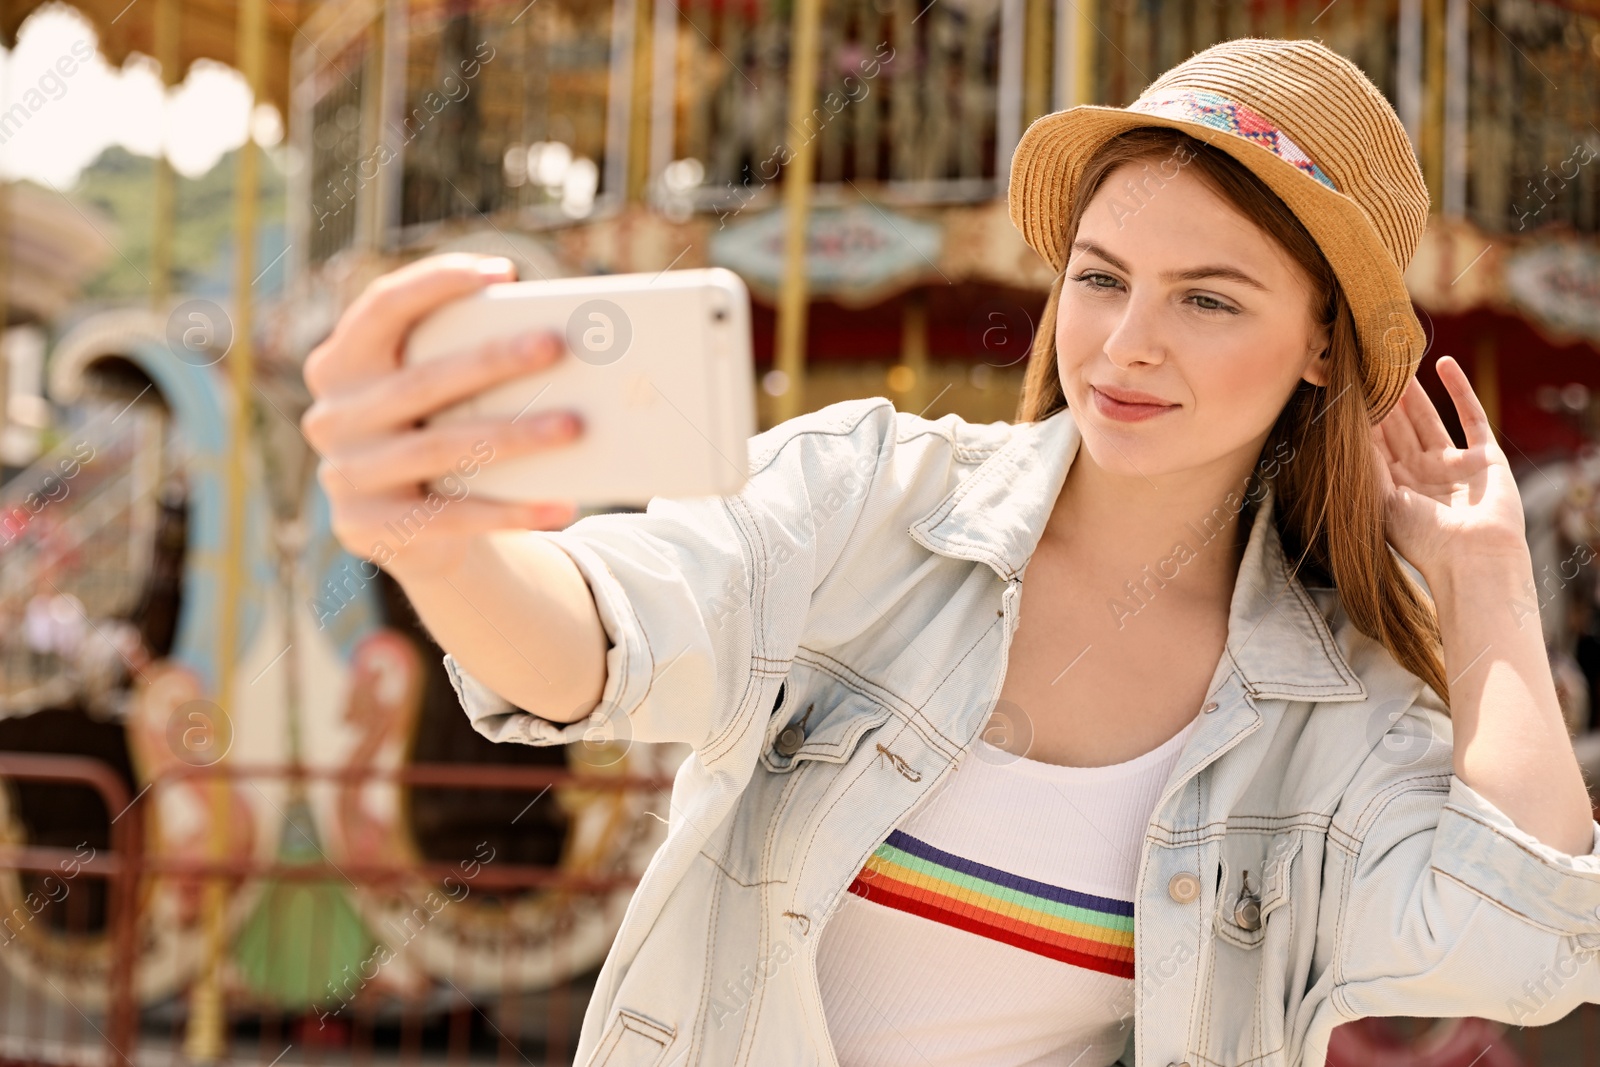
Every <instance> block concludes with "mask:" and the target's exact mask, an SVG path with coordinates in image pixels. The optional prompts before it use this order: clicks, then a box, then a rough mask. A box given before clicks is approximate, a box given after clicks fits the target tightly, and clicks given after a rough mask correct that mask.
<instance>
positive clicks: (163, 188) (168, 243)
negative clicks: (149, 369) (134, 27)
mask: <svg viewBox="0 0 1600 1067" xmlns="http://www.w3.org/2000/svg"><path fill="white" fill-rule="evenodd" d="M151 17H152V18H153V20H154V22H155V33H154V37H155V48H156V63H157V64H158V65H159V66H160V67H161V86H162V90H163V93H162V101H161V103H162V122H161V148H160V150H159V151H157V153H156V170H155V188H154V190H153V195H152V196H151V198H150V200H151V203H150V221H151V233H150V270H151V279H150V281H151V285H150V305H151V307H153V308H154V309H155V310H156V311H157V312H160V311H163V310H165V308H166V303H167V299H168V297H170V296H171V295H172V242H173V230H174V228H175V225H176V219H175V214H174V204H175V203H176V200H177V196H176V185H177V178H176V176H175V175H174V174H173V170H172V159H171V158H170V157H169V156H168V155H167V123H166V118H167V115H166V93H165V90H167V89H171V88H172V87H173V86H175V85H177V84H178V74H179V71H178V65H179V63H181V62H182V60H180V59H179V56H178V0H156V4H155V7H154V8H153V9H152V15H151Z"/></svg>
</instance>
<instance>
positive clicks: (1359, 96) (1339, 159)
mask: <svg viewBox="0 0 1600 1067" xmlns="http://www.w3.org/2000/svg"><path fill="white" fill-rule="evenodd" d="M1137 126H1170V127H1172V128H1174V129H1179V130H1182V131H1184V132H1185V133H1188V134H1190V135H1192V136H1194V137H1196V138H1198V139H1200V140H1203V141H1205V142H1207V143H1209V144H1211V145H1213V146H1215V147H1216V148H1220V149H1221V150H1222V151H1224V152H1226V153H1228V154H1229V155H1230V156H1233V157H1234V158H1235V159H1237V160H1238V161H1239V162H1241V163H1243V164H1244V165H1245V166H1247V167H1249V168H1250V170H1251V171H1252V172H1253V173H1255V175H1256V176H1257V177H1259V178H1260V179H1261V180H1262V181H1264V182H1265V183H1266V184H1267V185H1268V186H1269V187H1270V188H1271V189H1272V190H1273V191H1274V192H1275V193H1277V194H1278V196H1279V197H1281V198H1282V199H1283V202H1284V203H1285V204H1287V205H1288V207H1289V209H1290V210H1291V211H1293V212H1294V213H1295V215H1296V216H1297V217H1298V218H1299V219H1300V221H1301V223H1303V224H1304V225H1305V227H1306V229H1307V230H1309V231H1310V233H1311V236H1312V237H1314V238H1315V239H1316V241H1317V244H1318V245H1319V246H1321V248H1322V252H1323V254H1324V255H1325V256H1327V257H1328V262H1329V263H1330V264H1331V265H1332V267H1333V270H1334V273H1335V274H1336V275H1337V276H1338V278H1339V284H1340V286H1341V287H1342V288H1343V289H1344V293H1345V297H1346V298H1347V299H1348V300H1349V302H1350V307H1351V310H1352V312H1353V313H1354V316H1355V323H1356V332H1357V335H1358V337H1359V339H1360V342H1361V353H1362V384H1363V387H1364V389H1365V391H1366V398H1367V404H1368V406H1369V408H1370V411H1371V418H1372V421H1373V422H1378V421H1380V420H1381V419H1382V418H1383V417H1384V416H1385V415H1387V414H1388V413H1389V411H1390V409H1391V408H1393V407H1394V405H1395V404H1396V403H1398V402H1399V399H1400V394H1401V392H1402V391H1403V390H1404V389H1405V385H1406V382H1407V380H1408V379H1410V377H1411V376H1412V375H1413V374H1415V373H1416V369H1417V364H1418V362H1419V361H1420V360H1421V359H1422V354H1423V351H1424V349H1425V347H1426V337H1425V335H1424V334H1423V331H1422V324H1421V323H1420V322H1418V321H1417V316H1416V312H1415V311H1414V310H1413V309H1412V306H1411V297H1410V295H1409V294H1408V293H1407V291H1406V286H1405V282H1404V280H1403V279H1402V277H1401V275H1402V273H1403V272H1404V270H1405V267H1406V264H1407V263H1409V262H1410V261H1411V256H1412V253H1414V252H1415V251H1416V248H1417V242H1419V241H1420V240H1421V239H1422V231H1423V228H1424V227H1425V226H1426V225H1427V221H1428V190H1427V187H1426V185H1425V184H1424V182H1423V178H1422V172H1421V170H1420V169H1419V168H1418V167H1417V161H1416V156H1415V155H1414V153H1413V152H1412V149H1411V142H1410V140H1409V139H1408V138H1407V137H1406V131H1405V128H1404V127H1403V126H1401V124H1400V119H1399V117H1398V116H1396V115H1395V112H1394V108H1392V107H1391V106H1390V105H1389V102H1388V100H1386V99H1384V96H1383V93H1382V92H1380V91H1379V90H1378V87H1377V86H1376V85H1373V84H1372V82H1371V81H1370V80H1368V78H1367V76H1366V75H1365V74H1363V73H1362V72H1361V69H1360V68H1359V67H1357V66H1356V65H1355V64H1354V63H1352V62H1350V60H1348V59H1345V58H1344V57H1343V56H1341V55H1339V54H1338V53H1336V52H1334V51H1332V50H1331V49H1329V48H1327V47H1325V46H1323V45H1322V44H1320V43H1318V42H1316V41H1308V40H1295V41H1280V40H1264V39H1259V38H1241V39H1238V40H1233V41H1224V42H1223V43H1221V44H1218V45H1213V46H1212V47H1210V48H1207V49H1206V50H1205V51H1203V52H1197V53H1196V54H1195V55H1193V56H1191V57H1189V59H1187V60H1185V61H1184V62H1182V63H1180V64H1178V65H1177V66H1176V67H1173V68H1172V69H1171V70H1169V71H1167V72H1166V73H1165V74H1163V75H1161V77H1159V78H1157V79H1156V80H1155V81H1154V82H1152V83H1151V84H1150V86H1149V88H1147V89H1145V91H1144V92H1143V93H1142V94H1140V96H1139V99H1137V100H1135V101H1134V102H1133V103H1132V104H1130V105H1128V106H1127V107H1126V108H1116V107H1102V106H1098V105H1093V104H1085V105H1082V106H1080V107H1073V108H1068V109H1067V110H1065V111H1057V112H1055V113H1053V114H1050V115H1044V116H1042V117H1040V118H1039V119H1037V120H1036V121H1035V122H1034V123H1033V124H1032V125H1031V126H1029V127H1028V129H1027V132H1026V133H1024V134H1023V135H1022V139H1021V140H1020V141H1019V142H1018V144H1017V151H1016V155H1015V157H1014V158H1013V161H1012V164H1011V187H1010V212H1011V221H1012V222H1013V223H1014V224H1015V225H1016V227H1017V229H1019V230H1021V231H1022V237H1023V239H1024V240H1025V241H1027V242H1028V245H1029V246H1030V247H1032V248H1033V250H1034V251H1036V252H1038V253H1039V254H1040V255H1041V256H1043V257H1044V259H1045V260H1046V262H1048V263H1049V264H1050V265H1051V266H1052V267H1054V268H1055V269H1056V270H1057V271H1060V270H1062V269H1063V268H1065V266H1066V251H1065V249H1064V248H1063V247H1062V245H1063V244H1064V243H1065V240H1066V234H1065V232H1064V230H1065V228H1066V222H1067V215H1068V211H1069V209H1070V207H1071V205H1072V197H1073V195H1074V193H1075V191H1076V189H1077V185H1078V179H1079V177H1080V176H1081V175H1082V173H1083V167H1084V164H1085V163H1087V162H1088V160H1089V157H1090V156H1092V155H1093V154H1094V152H1095V150H1096V149H1097V148H1099V147H1100V146H1101V145H1102V144H1104V143H1105V142H1106V141H1107V140H1108V139H1110V138H1111V137H1113V136H1114V135H1116V134H1118V133H1121V132H1123V131H1124V130H1129V129H1132V128H1134V127H1137Z"/></svg>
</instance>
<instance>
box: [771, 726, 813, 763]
mask: <svg viewBox="0 0 1600 1067" xmlns="http://www.w3.org/2000/svg"><path fill="white" fill-rule="evenodd" d="M805 739H806V735H805V732H804V731H802V730H801V729H800V727H798V726H785V727H784V728H783V733H781V734H779V735H778V743H777V744H776V745H774V746H773V747H774V748H776V749H777V750H778V755H780V756H792V755H794V754H795V753H796V752H799V751H800V746H801V745H802V744H803V743H804V742H805Z"/></svg>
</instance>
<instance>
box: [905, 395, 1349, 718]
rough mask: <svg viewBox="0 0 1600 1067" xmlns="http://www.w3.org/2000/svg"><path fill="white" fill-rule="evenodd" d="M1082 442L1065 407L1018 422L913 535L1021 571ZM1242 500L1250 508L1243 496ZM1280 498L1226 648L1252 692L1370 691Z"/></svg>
mask: <svg viewBox="0 0 1600 1067" xmlns="http://www.w3.org/2000/svg"><path fill="white" fill-rule="evenodd" d="M1081 441H1082V435H1081V434H1080V433H1079V431H1078V427H1077V423H1076V422H1075V421H1074V420H1073V418H1072V415H1071V413H1070V412H1069V411H1068V410H1067V409H1065V408H1063V409H1061V410H1060V411H1058V412H1056V413H1055V414H1053V415H1051V416H1050V417H1048V418H1045V419H1041V420H1038V421H1036V422H1029V423H1019V424H1017V425H1016V426H1015V427H1014V429H1013V432H1012V434H1011V436H1010V438H1009V439H1008V440H1007V441H1006V443H1005V444H1004V445H1002V446H1001V447H1000V448H999V449H998V450H996V451H995V452H994V453H993V454H992V455H991V456H990V457H989V458H988V459H987V460H985V461H984V462H983V463H982V464H980V465H979V467H978V469H977V470H975V471H973V472H972V474H971V475H969V476H968V477H967V479H966V480H965V481H963V482H962V483H961V484H960V485H958V486H957V487H956V488H955V489H953V490H952V491H951V492H950V493H949V494H948V495H946V496H945V498H944V499H943V500H941V501H940V502H939V503H938V504H937V505H936V506H935V507H934V508H933V509H932V510H931V511H929V512H928V513H927V514H926V515H924V516H923V517H922V518H920V519H918V520H917V521H916V522H913V523H912V524H911V526H910V533H911V536H912V537H913V538H914V539H915V540H916V541H918V542H919V543H920V544H922V545H923V546H925V547H926V548H928V549H930V550H931V551H934V552H938V553H940V554H941V555H947V556H954V557H956V558H959V559H970V560H975V561H979V562H982V563H986V564H988V565H989V566H990V567H992V568H993V569H994V570H995V572H996V573H997V574H999V575H1000V577H1001V578H1003V579H1005V580H1006V581H1008V582H1015V581H1018V580H1020V578H1021V577H1022V571H1023V568H1024V567H1025V566H1026V565H1027V562H1028V559H1029V558H1030V557H1031V556H1032V555H1033V551H1034V548H1035V547H1036V546H1037V545H1038V543H1039V538H1040V536H1041V535H1042V534H1043V532H1044V527H1045V523H1046V522H1047V521H1048V520H1049V517H1050V511H1051V508H1052V507H1053V506H1054V505H1055V500H1056V497H1057V496H1058V495H1059V493H1060V491H1061V486H1062V485H1063V484H1064V483H1065V481H1066V476H1067V470H1068V468H1069V467H1071V465H1072V461H1073V459H1074V458H1076V456H1077V453H1078V445H1079V443H1080V442H1081ZM1237 506H1239V507H1241V508H1242V507H1243V501H1239V502H1238V505H1237ZM1272 507H1273V493H1272V488H1271V486H1270V484H1268V485H1267V489H1266V492H1265V493H1263V494H1262V496H1261V499H1260V501H1259V503H1258V504H1257V506H1256V508H1255V515H1254V519H1253V521H1252V523H1251V527H1250V536H1249V540H1248V541H1247V542H1246V546H1245V552H1244V557H1243V559H1242V560H1241V562H1240V565H1239V574H1238V578H1237V580H1236V582H1235V584H1234V589H1233V598H1232V600H1231V602H1230V604H1229V608H1228V648H1227V653H1226V655H1227V657H1228V658H1230V659H1231V660H1232V662H1233V664H1234V665H1235V666H1236V667H1237V669H1238V671H1239V674H1240V676H1241V677H1242V678H1243V680H1244V682H1245V685H1246V687H1247V689H1248V691H1249V693H1250V694H1251V696H1253V697H1265V698H1279V699H1286V700H1335V701H1342V700H1361V699H1365V697H1366V695H1367V692H1366V688H1365V687H1364V686H1363V685H1362V683H1361V679H1360V678H1359V677H1358V676H1357V674H1356V672H1355V671H1354V670H1352V669H1351V667H1350V665H1349V663H1348V662H1347V661H1346V659H1345V657H1344V655H1343V653H1341V651H1340V650H1339V647H1338V644H1337V643H1336V642H1335V640H1334V637H1333V634H1332V633H1331V631H1330V630H1329V627H1328V623H1327V620H1326V619H1325V618H1324V617H1323V615H1322V612H1321V611H1320V610H1319V609H1318V608H1317V605H1316V604H1315V603H1314V602H1313V601H1312V599H1311V596H1310V594H1308V593H1307V592H1306V589H1305V587H1304V586H1303V585H1302V584H1301V582H1300V581H1299V579H1298V578H1295V577H1293V576H1292V575H1291V574H1290V573H1289V565H1288V561H1287V559H1286V558H1285V557H1284V553H1283V547H1282V544H1281V542H1280V541H1279V539H1278V532H1277V527H1276V526H1275V525H1274V524H1273V522H1272ZM1190 547H1191V548H1195V547H1197V546H1195V545H1191V546H1190Z"/></svg>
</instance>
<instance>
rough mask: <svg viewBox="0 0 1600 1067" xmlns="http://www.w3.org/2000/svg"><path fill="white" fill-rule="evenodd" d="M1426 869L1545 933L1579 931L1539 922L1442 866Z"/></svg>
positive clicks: (1567, 933) (1557, 933)
mask: <svg viewBox="0 0 1600 1067" xmlns="http://www.w3.org/2000/svg"><path fill="white" fill-rule="evenodd" d="M1428 869H1429V870H1430V871H1433V872H1435V873H1437V874H1440V875H1443V876H1444V877H1446V878H1448V879H1450V880H1451V881H1452V882H1454V883H1456V884H1457V885H1459V886H1461V887H1462V888H1463V889H1465V890H1466V891H1467V892H1469V893H1471V894H1473V895H1474V896H1476V897H1478V898H1480V899H1482V900H1487V901H1488V902H1489V903H1491V904H1494V905H1496V906H1497V907H1499V908H1501V909H1502V910H1504V911H1506V912H1509V913H1510V914H1512V915H1514V916H1516V917H1517V918H1519V919H1521V920H1522V921H1523V922H1525V923H1527V924H1528V925H1530V926H1534V927H1537V928H1538V929H1540V930H1543V931H1544V932H1545V933H1549V934H1555V935H1556V936H1558V937H1574V936H1576V935H1577V934H1578V932H1579V931H1576V930H1563V929H1559V928H1557V927H1554V926H1550V925H1549V924H1548V923H1543V922H1540V921H1539V920H1538V919H1535V918H1534V917H1533V916H1531V915H1525V914H1524V913H1522V912H1520V911H1518V910H1517V909H1516V908H1513V907H1512V906H1511V905H1510V904H1507V903H1506V902H1505V901H1503V900H1501V899H1500V898H1499V897H1497V896H1495V895H1494V894H1492V893H1489V892H1486V891H1485V890H1483V889H1481V888H1479V887H1477V886H1475V885H1473V884H1472V883H1470V882H1467V881H1465V880H1463V879H1461V878H1459V877H1457V876H1456V875H1454V874H1451V873H1450V872H1449V871H1447V870H1445V869H1444V868H1442V867H1440V866H1439V865H1438V864H1435V863H1430V864H1428Z"/></svg>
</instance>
